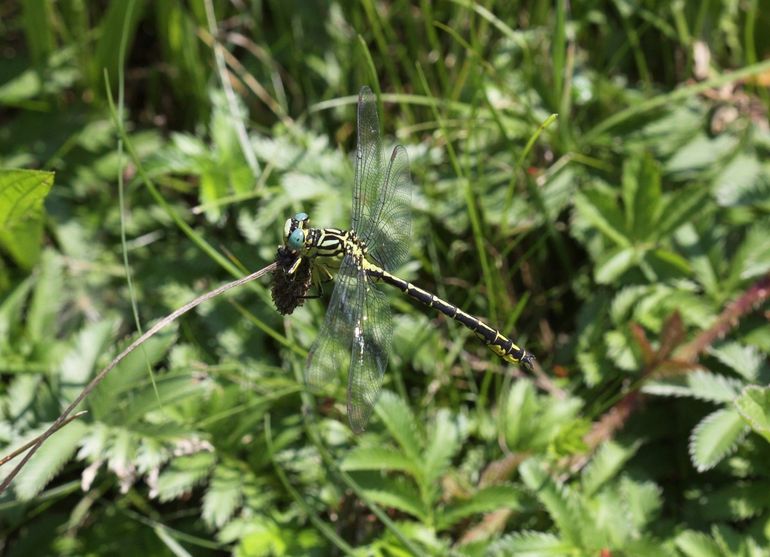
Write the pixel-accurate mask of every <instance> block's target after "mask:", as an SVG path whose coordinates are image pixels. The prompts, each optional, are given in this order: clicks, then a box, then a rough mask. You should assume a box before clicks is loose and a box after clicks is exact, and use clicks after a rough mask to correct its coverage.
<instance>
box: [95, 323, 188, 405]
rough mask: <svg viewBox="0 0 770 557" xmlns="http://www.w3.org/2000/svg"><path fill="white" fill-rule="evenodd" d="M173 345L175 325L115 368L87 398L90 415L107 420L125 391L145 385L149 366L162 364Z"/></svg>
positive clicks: (149, 370)
mask: <svg viewBox="0 0 770 557" xmlns="http://www.w3.org/2000/svg"><path fill="white" fill-rule="evenodd" d="M174 342H176V324H171V325H169V326H168V327H166V328H165V329H164V330H162V331H160V332H159V333H158V334H156V335H154V336H153V337H151V338H150V339H148V340H147V341H146V342H145V343H144V344H142V345H141V346H140V347H139V348H137V349H136V350H134V351H133V352H131V353H130V354H129V355H128V356H126V357H125V358H124V359H123V360H122V361H121V362H120V363H119V364H118V365H117V366H115V369H113V370H112V371H110V373H109V374H107V377H106V378H105V379H104V381H102V382H101V383H100V384H99V386H98V387H97V388H96V389H95V390H94V392H93V393H92V394H91V396H90V397H89V405H90V406H91V408H92V410H93V413H94V415H95V416H96V417H97V418H99V419H104V418H107V417H108V416H109V415H110V414H111V413H112V411H113V409H114V408H115V407H117V406H119V405H120V404H121V402H125V394H126V393H127V392H128V391H130V390H132V389H135V388H137V386H143V385H144V384H145V381H149V379H150V377H149V374H150V373H151V370H152V368H153V366H155V365H157V364H158V363H159V362H160V361H162V360H163V358H164V357H165V356H166V353H167V352H168V350H169V348H171V346H172V345H173V344H174ZM153 396H154V395H153ZM156 406H157V402H156Z"/></svg>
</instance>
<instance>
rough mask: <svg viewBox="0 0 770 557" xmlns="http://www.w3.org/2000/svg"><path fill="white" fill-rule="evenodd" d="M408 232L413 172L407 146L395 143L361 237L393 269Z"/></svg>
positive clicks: (401, 255) (400, 259) (403, 258)
mask: <svg viewBox="0 0 770 557" xmlns="http://www.w3.org/2000/svg"><path fill="white" fill-rule="evenodd" d="M411 232H412V176H411V174H410V172H409V156H408V155H407V153H406V149H405V148H404V147H402V146H401V145H398V146H397V147H396V148H395V149H393V153H392V154H391V156H390V160H389V161H388V167H387V170H386V171H385V174H384V177H383V182H382V186H381V187H380V191H379V197H378V200H377V203H376V204H375V205H374V211H373V212H372V214H371V223H370V225H369V227H368V229H367V230H366V231H365V233H364V234H360V237H361V238H362V239H363V240H364V242H365V243H366V245H367V246H368V248H369V252H370V253H371V254H372V256H373V257H374V259H375V260H376V261H377V262H378V263H379V264H380V265H382V267H384V268H385V269H386V270H388V271H395V270H396V269H397V268H398V267H399V266H400V265H401V264H403V263H404V262H405V261H406V259H407V256H408V255H409V237H410V235H411Z"/></svg>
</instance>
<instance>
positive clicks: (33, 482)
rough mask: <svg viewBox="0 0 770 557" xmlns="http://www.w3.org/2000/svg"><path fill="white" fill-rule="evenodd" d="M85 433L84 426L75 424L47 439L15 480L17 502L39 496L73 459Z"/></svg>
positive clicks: (78, 421) (78, 423) (81, 423)
mask: <svg viewBox="0 0 770 557" xmlns="http://www.w3.org/2000/svg"><path fill="white" fill-rule="evenodd" d="M87 431H88V426H87V425H86V424H84V423H83V422H82V421H80V420H75V421H73V422H70V423H69V424H67V425H66V426H64V427H63V428H61V429H60V430H59V431H57V432H56V433H54V434H53V435H52V436H51V437H49V438H48V440H47V441H46V442H45V443H43V445H42V446H41V447H40V449H38V451H37V452H36V453H35V454H34V455H33V456H32V458H30V459H29V461H28V462H27V464H26V465H25V466H24V468H22V470H21V472H19V475H18V476H17V477H16V480H15V483H14V486H15V489H16V494H17V496H18V497H19V499H21V500H23V501H28V500H30V499H32V498H33V497H35V496H36V495H37V494H38V493H40V492H41V491H42V490H43V488H44V487H45V486H46V484H48V482H49V481H51V479H53V477H54V476H56V474H58V473H59V471H60V470H61V469H62V467H63V466H64V464H66V462H67V461H68V460H69V459H70V458H72V455H73V454H74V453H75V450H76V449H77V446H78V441H80V439H82V438H83V436H84V435H85V434H86V432H87Z"/></svg>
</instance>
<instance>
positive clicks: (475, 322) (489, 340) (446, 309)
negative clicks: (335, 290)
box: [366, 265, 534, 366]
mask: <svg viewBox="0 0 770 557" xmlns="http://www.w3.org/2000/svg"><path fill="white" fill-rule="evenodd" d="M366 272H367V274H368V275H369V277H371V278H372V279H374V280H382V281H383V282H385V283H387V284H390V285H391V286H395V287H396V288H398V289H399V290H401V291H402V292H403V293H404V294H406V295H407V296H410V297H412V298H414V299H415V300H417V301H418V302H420V303H423V304H425V305H426V306H428V307H432V308H436V309H437V310H439V311H440V312H441V313H443V314H444V315H446V316H447V317H451V318H452V319H454V320H455V321H457V322H458V323H461V324H463V325H465V326H466V327H468V328H469V329H470V330H471V331H473V332H474V333H475V334H476V336H477V337H479V338H480V339H481V340H482V341H483V342H484V344H486V345H487V346H489V348H490V350H492V351H493V352H494V353H495V354H497V355H498V356H500V357H501V358H502V359H504V360H505V361H506V362H511V363H514V364H524V365H526V366H530V365H531V362H532V360H533V359H534V357H533V356H532V354H530V353H529V352H527V351H526V350H524V349H523V348H519V347H518V346H516V344H514V342H513V341H512V340H511V339H509V338H507V337H506V336H505V335H503V334H501V333H500V331H497V330H495V329H493V328H492V327H490V326H489V325H487V324H486V323H484V322H483V321H481V320H480V319H477V318H475V317H473V316H472V315H469V314H467V313H465V312H464V311H463V310H461V309H460V308H458V307H457V306H455V305H453V304H450V303H449V302H447V301H445V300H442V299H441V298H439V297H438V296H435V295H434V294H431V293H430V292H427V291H425V290H423V289H422V288H419V287H417V286H415V285H413V284H412V283H410V282H407V281H405V280H403V279H400V278H398V277H397V276H395V275H391V274H390V273H388V272H387V271H385V270H383V269H380V268H379V267H375V266H374V265H369V266H368V268H367V269H366Z"/></svg>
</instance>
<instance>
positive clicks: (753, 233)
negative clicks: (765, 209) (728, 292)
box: [729, 220, 770, 287]
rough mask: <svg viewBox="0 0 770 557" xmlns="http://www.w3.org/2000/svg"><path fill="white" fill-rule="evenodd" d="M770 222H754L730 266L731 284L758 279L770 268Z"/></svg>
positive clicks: (734, 285)
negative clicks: (769, 239) (769, 238)
mask: <svg viewBox="0 0 770 557" xmlns="http://www.w3.org/2000/svg"><path fill="white" fill-rule="evenodd" d="M768 237H770V222H768V221H767V220H765V221H760V222H756V223H754V224H753V225H752V226H751V228H749V231H748V233H747V234H746V237H745V238H744V240H743V242H741V245H740V247H739V248H738V251H737V252H736V254H735V256H734V257H733V259H732V265H731V266H730V281H729V282H730V285H731V286H733V287H737V286H738V285H739V281H745V280H751V279H756V278H759V277H762V276H764V275H765V274H766V273H767V272H768V270H770V242H768V241H767V239H768Z"/></svg>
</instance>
